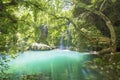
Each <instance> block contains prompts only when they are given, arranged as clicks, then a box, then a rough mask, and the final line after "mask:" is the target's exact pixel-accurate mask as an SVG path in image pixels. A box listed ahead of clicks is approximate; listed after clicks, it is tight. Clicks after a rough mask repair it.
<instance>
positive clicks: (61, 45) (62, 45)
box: [60, 32, 65, 49]
mask: <svg viewBox="0 0 120 80" xmlns="http://www.w3.org/2000/svg"><path fill="white" fill-rule="evenodd" d="M63 40H64V32H63V33H62V37H61V39H60V49H64V48H65V47H64V44H63Z"/></svg>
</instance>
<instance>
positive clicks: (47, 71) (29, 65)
mask: <svg viewBox="0 0 120 80" xmlns="http://www.w3.org/2000/svg"><path fill="white" fill-rule="evenodd" d="M91 59H92V56H90V55H89V54H88V53H85V52H84V53H79V52H76V51H69V50H59V49H56V50H50V51H26V52H24V53H20V54H19V56H18V57H17V58H16V59H12V60H11V62H10V63H9V66H10V68H9V70H8V71H7V72H8V73H10V74H13V75H17V80H23V79H22V78H21V77H23V76H24V75H38V76H37V77H39V78H36V79H26V80H90V79H87V78H88V77H89V76H90V75H91V74H92V72H91V71H90V70H89V69H86V68H84V67H83V65H84V63H85V62H86V61H87V60H91ZM41 75H42V76H41ZM40 76H41V77H42V78H40ZM43 76H44V78H43ZM18 77H19V78H18ZM93 77H94V75H93ZM13 79H14V80H16V78H15V76H14V78H13V77H12V79H11V80H13ZM94 80H97V79H94Z"/></svg>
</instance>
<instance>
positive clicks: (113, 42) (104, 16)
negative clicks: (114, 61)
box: [94, 11, 116, 53]
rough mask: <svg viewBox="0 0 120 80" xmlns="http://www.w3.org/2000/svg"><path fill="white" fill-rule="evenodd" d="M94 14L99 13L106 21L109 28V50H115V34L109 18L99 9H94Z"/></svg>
mask: <svg viewBox="0 0 120 80" xmlns="http://www.w3.org/2000/svg"><path fill="white" fill-rule="evenodd" d="M94 13H95V14H97V15H99V16H100V17H101V18H102V19H103V20H104V21H105V23H106V25H107V27H108V29H109V30H110V35H111V44H110V50H111V52H113V53H114V52H116V34H115V30H114V27H113V24H112V22H111V21H110V19H109V18H108V17H107V16H106V15H105V14H103V13H102V12H100V11H94Z"/></svg>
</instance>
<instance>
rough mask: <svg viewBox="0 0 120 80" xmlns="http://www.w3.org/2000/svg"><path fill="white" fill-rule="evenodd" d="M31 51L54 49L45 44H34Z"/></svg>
mask: <svg viewBox="0 0 120 80" xmlns="http://www.w3.org/2000/svg"><path fill="white" fill-rule="evenodd" d="M29 49H30V50H51V49H53V48H52V47H51V46H48V45H46V44H43V43H33V44H31V45H30V48H29Z"/></svg>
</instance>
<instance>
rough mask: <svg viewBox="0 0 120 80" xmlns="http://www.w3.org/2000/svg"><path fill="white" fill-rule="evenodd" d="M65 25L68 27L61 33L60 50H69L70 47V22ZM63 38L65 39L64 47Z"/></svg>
mask: <svg viewBox="0 0 120 80" xmlns="http://www.w3.org/2000/svg"><path fill="white" fill-rule="evenodd" d="M67 25H68V29H67V30H66V31H63V32H62V36H61V39H60V49H69V46H70V36H71V32H70V22H68V23H67ZM66 32H67V34H66ZM64 37H67V41H66V45H64Z"/></svg>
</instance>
